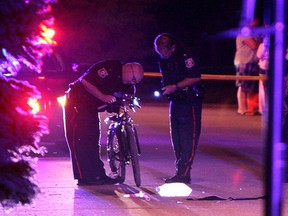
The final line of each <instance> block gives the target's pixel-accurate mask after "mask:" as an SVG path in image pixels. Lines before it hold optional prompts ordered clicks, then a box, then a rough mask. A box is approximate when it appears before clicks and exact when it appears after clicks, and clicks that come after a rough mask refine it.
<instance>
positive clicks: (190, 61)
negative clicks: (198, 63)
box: [185, 57, 195, 68]
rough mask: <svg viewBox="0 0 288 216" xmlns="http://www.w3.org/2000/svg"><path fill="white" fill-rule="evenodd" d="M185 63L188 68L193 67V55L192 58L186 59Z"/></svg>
mask: <svg viewBox="0 0 288 216" xmlns="http://www.w3.org/2000/svg"><path fill="white" fill-rule="evenodd" d="M185 65H186V67H187V68H192V67H193V66H194V65H195V63H194V60H193V58H192V57H191V58H188V59H186V60H185Z"/></svg>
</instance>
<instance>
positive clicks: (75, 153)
mask: <svg viewBox="0 0 288 216" xmlns="http://www.w3.org/2000/svg"><path fill="white" fill-rule="evenodd" d="M142 78H143V67H142V66H141V65H140V64H139V63H136V62H132V63H127V64H124V65H122V64H121V62H119V61H102V62H99V63H96V64H94V65H93V66H92V67H91V68H90V69H88V70H87V72H86V73H84V74H83V75H82V76H81V77H80V78H79V79H78V80H76V81H75V82H74V83H72V84H70V89H69V90H68V92H67V102H66V105H65V109H64V111H65V117H64V119H65V135H66V140H67V144H68V147H69V150H70V157H71V160H72V167H73V174H74V179H77V180H78V185H101V184H115V183H117V182H118V180H117V179H112V178H109V177H108V176H107V175H106V174H105V169H104V163H103V162H102V160H101V158H100V143H99V141H100V119H99V113H98V112H99V111H98V107H99V106H102V105H104V104H110V103H113V102H115V101H116V98H115V97H114V96H113V94H114V93H116V92H122V93H125V89H126V87H129V86H130V87H131V86H133V85H135V84H136V83H139V82H140V81H141V80H142Z"/></svg>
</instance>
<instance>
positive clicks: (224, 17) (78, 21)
mask: <svg viewBox="0 0 288 216" xmlns="http://www.w3.org/2000/svg"><path fill="white" fill-rule="evenodd" d="M241 2H242V1H241V0H236V1H231V0H218V1H212V0H201V1H198V0H181V1H172V0H139V1H132V0H126V1H119V0H109V1H104V2H103V1H89V0H86V1H84V0H73V1H68V0H60V1H58V4H57V5H56V6H54V13H55V17H56V41H58V49H59V50H61V51H62V52H63V53H65V54H66V56H67V58H69V59H70V60H71V61H75V62H78V63H79V64H91V63H94V62H96V61H99V60H103V59H119V60H121V61H124V62H125V61H139V62H141V63H142V64H143V65H144V67H145V70H146V71H156V70H157V69H158V67H157V56H156V54H155V52H154V50H153V40H154V38H155V36H157V34H159V33H161V32H170V33H171V34H173V35H174V36H175V37H176V38H177V40H178V43H179V45H181V46H183V47H185V48H186V49H187V48H188V49H189V48H190V47H191V48H193V49H197V50H198V53H199V56H201V59H202V60H201V66H202V68H203V71H204V72H207V73H225V74H227V73H231V67H232V66H233V65H232V64H233V57H234V52H235V42H234V40H233V39H231V38H230V39H222V40H219V41H210V40H208V39H207V38H208V37H207V36H210V35H212V34H214V33H217V32H219V31H224V30H227V29H229V28H235V27H237V25H238V23H239V17H240V14H241ZM215 70H217V71H215ZM219 70H220V71H219ZM233 72H234V71H233Z"/></svg>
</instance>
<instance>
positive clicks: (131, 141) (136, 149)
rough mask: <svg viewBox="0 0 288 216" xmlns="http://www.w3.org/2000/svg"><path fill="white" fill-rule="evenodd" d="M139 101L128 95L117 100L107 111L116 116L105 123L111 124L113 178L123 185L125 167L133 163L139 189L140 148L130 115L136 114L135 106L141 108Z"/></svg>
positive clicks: (109, 137) (108, 144) (108, 151)
mask: <svg viewBox="0 0 288 216" xmlns="http://www.w3.org/2000/svg"><path fill="white" fill-rule="evenodd" d="M138 101H139V98H137V97H135V96H134V95H127V94H124V95H122V96H121V98H117V101H116V102H115V103H113V104H110V105H109V106H110V107H109V108H107V110H110V111H111V110H113V111H112V112H110V113H114V114H113V115H112V116H109V117H107V118H106V119H105V122H106V123H107V124H108V123H109V128H108V140H107V155H108V162H109V165H110V168H111V171H112V174H113V175H112V176H111V177H117V178H120V183H123V182H124V180H125V174H126V168H125V166H126V165H128V164H130V162H132V167H133V174H134V180H135V183H136V185H137V186H138V187H139V186H140V184H141V179H140V167H139V161H138V156H139V155H140V146H139V141H138V136H137V132H136V128H135V126H134V125H133V119H132V117H131V116H130V115H129V111H130V110H133V112H135V109H134V107H135V106H136V107H138V108H140V105H139V103H138Z"/></svg>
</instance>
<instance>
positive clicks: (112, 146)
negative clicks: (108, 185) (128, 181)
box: [107, 125, 126, 183]
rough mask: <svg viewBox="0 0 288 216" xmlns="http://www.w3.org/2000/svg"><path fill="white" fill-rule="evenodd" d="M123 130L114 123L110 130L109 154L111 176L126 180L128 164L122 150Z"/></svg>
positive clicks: (121, 180)
mask: <svg viewBox="0 0 288 216" xmlns="http://www.w3.org/2000/svg"><path fill="white" fill-rule="evenodd" d="M122 139H123V136H122V134H121V131H120V130H118V128H117V127H115V126H114V125H113V126H112V127H111V128H110V129H109V131H108V144H107V156H108V163H109V166H110V169H111V172H112V173H111V174H110V177H112V178H119V182H120V183H123V182H124V181H125V175H126V164H125V158H124V155H123V151H121V141H122Z"/></svg>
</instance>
